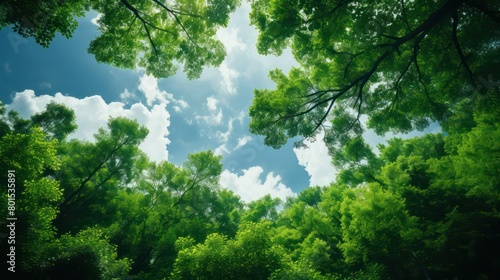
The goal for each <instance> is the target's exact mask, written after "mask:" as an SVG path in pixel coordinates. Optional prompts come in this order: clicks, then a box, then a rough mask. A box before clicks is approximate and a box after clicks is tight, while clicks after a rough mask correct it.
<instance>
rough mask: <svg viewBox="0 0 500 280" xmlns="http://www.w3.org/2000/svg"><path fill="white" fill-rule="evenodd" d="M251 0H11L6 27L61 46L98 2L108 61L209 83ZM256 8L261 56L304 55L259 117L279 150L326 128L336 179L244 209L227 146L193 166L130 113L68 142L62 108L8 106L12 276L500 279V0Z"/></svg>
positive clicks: (312, 0)
mask: <svg viewBox="0 0 500 280" xmlns="http://www.w3.org/2000/svg"><path fill="white" fill-rule="evenodd" d="M240 4H241V2H240V1H236V0H226V1H215V0H214V1H210V0H209V1H188V0H175V1H167V2H164V1H156V0H151V1H146V0H120V1H94V0H90V1H84V0H78V1H71V2H69V1H65V0H59V1H56V0H52V1H6V2H2V3H1V4H0V7H1V10H0V27H6V26H13V28H14V30H15V31H16V32H18V33H19V34H20V35H22V36H26V37H34V38H35V40H36V42H37V43H39V44H40V45H42V46H45V47H48V46H49V44H50V41H51V40H52V39H53V38H54V36H55V34H56V32H59V33H61V34H62V35H64V36H66V37H70V36H71V34H72V33H73V32H74V30H75V28H76V25H77V21H76V19H75V17H78V16H81V15H83V14H84V13H85V12H86V11H88V10H89V9H93V10H95V11H97V12H99V13H101V14H102V17H101V18H100V19H99V21H98V23H99V25H100V27H99V28H100V31H101V35H100V36H99V37H97V38H96V39H95V40H94V41H92V43H91V44H90V47H89V52H90V53H92V54H94V55H95V57H96V59H97V60H98V61H100V62H104V63H108V64H111V65H114V66H117V67H124V68H135V67H137V66H139V67H143V68H145V69H146V70H145V71H146V72H147V73H149V74H153V75H155V76H157V77H167V76H171V75H173V74H174V73H175V71H176V69H177V68H178V67H179V66H183V67H184V72H186V74H187V76H188V77H189V78H196V77H198V76H199V75H200V73H201V71H202V69H203V67H205V66H217V65H219V64H220V63H221V62H222V60H223V58H224V53H225V52H224V48H223V46H222V44H221V43H220V42H219V41H218V40H217V39H216V37H215V32H216V31H217V30H218V29H219V28H221V27H224V26H227V24H228V20H229V14H230V13H231V12H232V11H234V10H235V9H236V8H237V7H238V6H239V5H240ZM251 7H252V11H251V13H250V19H251V23H252V24H253V25H254V26H256V28H257V29H258V31H259V40H258V42H257V49H258V50H259V52H260V53H262V54H279V53H281V52H282V51H283V50H284V49H285V48H291V50H292V52H293V54H294V56H295V58H296V59H297V61H298V62H299V66H298V67H295V68H292V69H291V70H290V72H289V73H288V74H285V73H283V71H282V70H279V69H276V70H273V71H271V73H270V78H271V79H272V80H273V81H274V82H275V83H276V88H275V89H256V90H255V98H254V101H253V104H252V106H251V107H250V110H249V114H250V117H251V118H252V120H251V123H250V131H251V132H253V133H256V134H260V135H263V136H264V137H265V143H266V144H267V145H270V146H273V147H276V148H278V147H281V146H282V145H284V144H285V143H286V142H287V141H289V140H290V139H296V138H295V137H297V136H299V137H303V139H309V138H311V137H315V136H316V135H317V134H318V133H319V132H324V133H325V134H324V135H325V137H324V139H323V141H324V142H325V144H326V145H327V146H328V148H329V153H330V155H331V157H332V163H333V165H334V166H335V168H336V169H337V170H338V172H339V173H338V175H337V178H336V180H335V181H334V182H332V183H331V184H329V185H327V186H310V187H308V188H305V189H304V190H303V191H302V192H300V193H299V194H298V195H297V196H296V197H289V198H288V199H287V200H286V201H280V200H279V199H275V198H272V197H271V196H269V195H268V196H265V197H263V198H261V199H259V200H256V201H252V202H249V203H245V202H243V201H242V200H241V199H240V197H238V196H237V195H236V194H234V193H233V192H232V191H230V190H228V189H225V188H222V187H221V186H220V185H219V177H220V175H221V173H222V170H223V165H222V163H221V160H222V158H221V157H220V156H216V155H214V153H213V152H212V151H202V152H198V153H195V154H190V155H188V156H187V158H186V160H185V162H184V163H183V164H182V165H180V166H178V165H175V164H173V163H171V162H167V161H163V162H153V161H151V160H149V159H148V157H147V156H146V155H145V154H144V153H143V152H142V151H141V150H140V149H139V148H138V146H139V144H140V143H141V142H142V141H143V140H144V139H145V137H146V136H147V135H148V130H147V129H146V128H145V127H143V126H141V125H139V124H138V123H137V122H136V121H135V120H130V119H126V118H121V117H118V118H112V119H110V120H109V122H108V123H107V125H106V126H105V127H102V128H100V129H99V131H98V132H97V133H96V134H95V135H94V140H93V141H83V140H78V139H69V138H68V136H69V135H70V134H71V133H72V132H74V131H75V129H76V128H77V126H76V121H75V114H74V112H73V111H72V110H70V109H69V108H67V107H65V106H64V105H61V104H56V103H49V104H48V105H47V107H46V109H45V111H43V112H41V113H38V114H35V115H33V116H31V117H30V118H29V119H23V118H21V117H20V116H19V114H18V113H17V112H15V111H12V110H10V111H7V109H6V108H5V105H4V104H2V103H0V166H1V168H2V173H1V174H0V181H1V182H2V183H1V184H0V188H1V189H0V192H1V194H0V196H1V200H2V203H1V204H2V205H8V201H9V197H15V201H16V208H15V211H16V212H15V215H16V217H17V221H16V247H15V248H16V260H17V261H16V276H18V278H19V279H252V280H254V279H299V280H300V279H498V278H500V266H499V264H500V253H499V252H500V250H499V248H500V213H499V209H500V141H498V139H500V122H499V117H500V109H499V103H498V102H499V101H500V100H499V92H498V87H497V86H496V85H497V83H496V82H495V81H496V80H488V81H486V83H485V79H484V78H485V77H488V78H489V77H490V76H491V74H496V72H495V70H497V69H498V63H499V61H498V59H499V57H500V56H499V44H498V42H499V41H500V28H495V27H498V26H499V23H500V18H499V15H498V9H499V6H498V3H497V2H496V1H489V0H485V1H474V0H447V1H445V0H440V1H425V0H422V1H388V0H387V1H347V0H339V1H322V0H292V1H289V0H287V1H285V0H274V1H264V0H255V1H252V2H251ZM362 117H365V118H366V122H363V121H362V120H363V118H362ZM430 124H434V125H439V126H440V128H441V131H440V132H439V133H435V134H426V135H424V136H421V137H415V138H411V139H401V138H392V139H389V140H388V141H387V144H384V145H379V146H378V147H377V150H376V151H375V150H373V149H372V148H371V147H370V146H369V145H368V143H366V142H365V140H364V138H363V133H364V132H365V131H366V129H367V128H371V129H373V130H374V131H375V132H377V133H378V134H380V135H384V134H385V133H387V132H409V131H412V130H415V129H423V128H425V127H427V126H428V125H430ZM298 145H303V142H302V141H299V143H298ZM8 170H14V172H8ZM10 174H15V175H14V176H12V175H10ZM12 178H15V185H16V188H15V192H14V193H12V192H9V190H8V187H7V184H6V183H5V182H9V183H10V182H11V181H13V180H14V179H12ZM9 180H10V181H9ZM304 187H306V186H304ZM12 194H13V196H12ZM8 211H9V210H8V208H7V207H2V208H1V209H0V216H2V217H7V216H8V215H9V213H8ZM5 223H6V220H5V219H2V220H1V221H0V226H1V228H2V229H6V228H7V227H6V225H5ZM0 246H1V250H2V252H7V251H8V250H9V245H8V244H7V242H2V243H1V244H0ZM5 270H6V269H5Z"/></svg>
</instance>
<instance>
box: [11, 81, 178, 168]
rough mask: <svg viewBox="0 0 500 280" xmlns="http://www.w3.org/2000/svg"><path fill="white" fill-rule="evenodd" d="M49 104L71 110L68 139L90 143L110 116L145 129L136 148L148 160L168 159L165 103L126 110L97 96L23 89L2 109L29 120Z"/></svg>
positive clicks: (167, 113)
mask: <svg viewBox="0 0 500 280" xmlns="http://www.w3.org/2000/svg"><path fill="white" fill-rule="evenodd" d="M51 101H54V102H57V103H62V104H65V105H66V106H68V107H69V108H71V109H73V110H74V111H75V115H76V123H77V125H78V129H77V130H76V131H75V132H74V133H72V134H71V135H69V136H68V138H69V139H73V138H76V139H81V140H87V141H94V134H95V133H97V130H98V129H99V128H100V127H104V126H106V124H107V122H108V120H109V118H110V117H119V116H122V117H126V118H129V119H135V120H137V122H138V123H139V124H141V125H144V126H146V127H147V128H148V129H149V134H148V136H147V137H146V139H145V140H144V141H143V142H142V143H141V145H140V146H139V148H140V149H141V150H143V151H144V152H145V153H146V154H147V155H148V156H149V158H150V159H151V160H154V161H160V160H168V151H167V145H168V144H169V143H170V140H169V139H168V135H169V131H168V127H169V126H170V114H169V112H168V111H167V109H166V106H167V103H166V102H165V103H160V104H156V105H154V106H153V107H152V108H151V109H149V108H147V107H146V106H144V105H143V104H142V103H135V104H133V105H132V106H131V107H130V108H128V109H127V108H125V104H123V103H122V102H111V103H106V102H105V101H104V99H102V97H101V96H99V95H93V96H88V97H85V98H83V99H78V98H76V97H72V96H65V95H63V94H61V93H59V92H58V93H56V94H55V95H54V96H51V95H40V96H36V95H35V92H34V91H33V90H29V89H27V90H24V91H23V92H18V93H16V94H15V96H14V100H13V101H12V103H11V104H8V105H7V106H6V108H7V110H16V111H18V112H19V114H20V116H21V117H23V118H29V117H30V116H31V115H32V114H34V113H38V112H42V111H43V110H45V107H46V105H47V104H48V103H50V102H51Z"/></svg>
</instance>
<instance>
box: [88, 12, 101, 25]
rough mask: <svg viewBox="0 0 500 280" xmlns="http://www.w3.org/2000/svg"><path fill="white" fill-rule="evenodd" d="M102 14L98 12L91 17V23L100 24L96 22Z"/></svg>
mask: <svg viewBox="0 0 500 280" xmlns="http://www.w3.org/2000/svg"><path fill="white" fill-rule="evenodd" d="M102 16H103V14H101V13H99V14H97V16H96V17H95V18H92V19H91V20H90V22H92V24H93V25H95V26H100V25H99V23H97V21H99V19H101V17H102Z"/></svg>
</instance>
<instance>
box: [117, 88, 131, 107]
mask: <svg viewBox="0 0 500 280" xmlns="http://www.w3.org/2000/svg"><path fill="white" fill-rule="evenodd" d="M133 97H134V95H133V94H132V93H131V92H130V91H128V89H125V90H124V91H123V92H122V93H120V101H121V102H123V103H125V104H127V103H128V102H129V100H130V99H132V98H133Z"/></svg>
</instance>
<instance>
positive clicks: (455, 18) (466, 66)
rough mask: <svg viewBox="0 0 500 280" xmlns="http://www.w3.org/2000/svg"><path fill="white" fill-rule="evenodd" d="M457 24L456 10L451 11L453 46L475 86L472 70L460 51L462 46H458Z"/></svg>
mask: <svg viewBox="0 0 500 280" xmlns="http://www.w3.org/2000/svg"><path fill="white" fill-rule="evenodd" d="M457 26H458V15H457V11H454V12H453V32H452V36H453V43H454V44H455V48H456V49H457V52H458V55H459V56H460V61H461V62H462V65H463V66H464V67H465V70H466V71H467V73H469V78H470V81H471V83H472V84H473V85H474V86H475V85H476V83H475V82H474V74H473V73H472V70H471V69H470V68H469V65H468V64H467V61H466V60H465V56H464V53H463V51H462V48H461V47H460V42H459V41H458V37H457Z"/></svg>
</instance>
